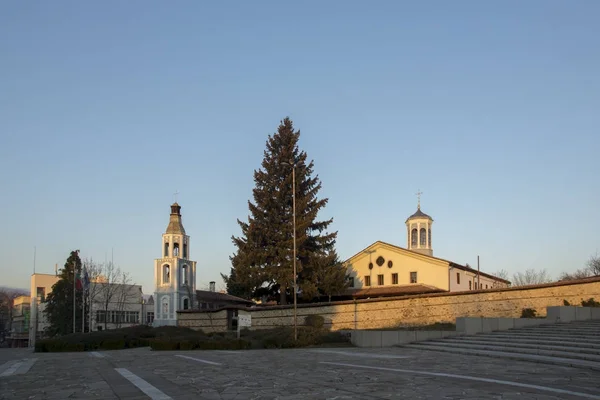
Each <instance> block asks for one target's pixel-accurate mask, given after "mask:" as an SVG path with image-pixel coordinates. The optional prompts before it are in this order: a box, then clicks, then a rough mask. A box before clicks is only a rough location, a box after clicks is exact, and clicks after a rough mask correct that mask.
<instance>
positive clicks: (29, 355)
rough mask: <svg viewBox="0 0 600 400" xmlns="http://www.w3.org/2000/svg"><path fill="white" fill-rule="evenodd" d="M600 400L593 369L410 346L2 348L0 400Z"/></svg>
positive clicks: (598, 381)
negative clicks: (43, 350)
mask: <svg viewBox="0 0 600 400" xmlns="http://www.w3.org/2000/svg"><path fill="white" fill-rule="evenodd" d="M582 398H588V399H600V373H599V372H598V371H593V370H589V369H584V368H572V367H565V366H557V365H546V364H537V363H531V362H525V361H513V360H505V359H496V358H489V357H481V356H473V355H461V354H450V353H441V352H435V351H426V350H418V349H407V348H386V349H381V348H379V349H359V348H332V349H320V348H319V349H292V350H249V351H166V352H157V351H151V350H150V349H148V348H142V349H130V350H119V351H101V352H88V353H33V352H31V351H30V350H28V349H0V399H11V400H12V399H18V400H23V399H51V400H54V399H56V400H58V399H61V400H63V399H154V400H158V399H161V400H168V399H174V400H179V399H224V400H225V399H282V400H283V399H289V400H291V399H331V400H342V399H506V400H508V399H582Z"/></svg>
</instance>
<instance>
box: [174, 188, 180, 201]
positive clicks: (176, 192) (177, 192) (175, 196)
mask: <svg viewBox="0 0 600 400" xmlns="http://www.w3.org/2000/svg"><path fill="white" fill-rule="evenodd" d="M178 194H179V191H178V190H176V191H175V193H173V197H174V198H175V203H177V195H178Z"/></svg>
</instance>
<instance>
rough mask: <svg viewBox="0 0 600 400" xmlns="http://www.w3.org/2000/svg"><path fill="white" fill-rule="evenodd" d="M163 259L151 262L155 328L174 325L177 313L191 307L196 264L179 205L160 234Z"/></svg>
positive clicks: (172, 211)
mask: <svg viewBox="0 0 600 400" xmlns="http://www.w3.org/2000/svg"><path fill="white" fill-rule="evenodd" d="M161 253H162V257H161V258H157V259H156V260H155V261H154V282H155V289H154V323H153V325H154V326H162V325H177V311H180V310H189V309H191V308H194V304H195V302H196V299H195V294H196V261H192V260H191V259H190V237H189V236H188V235H186V233H185V229H184V228H183V223H182V220H181V206H180V205H179V204H177V203H173V204H172V205H171V215H170V217H169V225H168V226H167V229H166V231H165V233H164V234H163V235H162V242H161Z"/></svg>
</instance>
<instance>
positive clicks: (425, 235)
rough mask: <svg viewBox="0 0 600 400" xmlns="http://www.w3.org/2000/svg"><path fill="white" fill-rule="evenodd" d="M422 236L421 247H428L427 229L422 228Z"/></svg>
mask: <svg viewBox="0 0 600 400" xmlns="http://www.w3.org/2000/svg"><path fill="white" fill-rule="evenodd" d="M419 236H421V242H420V243H421V246H426V245H427V229H425V228H421V232H420V235H419Z"/></svg>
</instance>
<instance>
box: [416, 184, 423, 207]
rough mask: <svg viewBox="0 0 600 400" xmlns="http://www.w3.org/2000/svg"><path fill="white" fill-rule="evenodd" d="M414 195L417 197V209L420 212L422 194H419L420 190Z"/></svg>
mask: <svg viewBox="0 0 600 400" xmlns="http://www.w3.org/2000/svg"><path fill="white" fill-rule="evenodd" d="M415 194H416V195H417V208H418V209H419V210H420V209H421V195H422V194H423V192H421V189H419V191H418V192H417V193H415Z"/></svg>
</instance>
